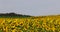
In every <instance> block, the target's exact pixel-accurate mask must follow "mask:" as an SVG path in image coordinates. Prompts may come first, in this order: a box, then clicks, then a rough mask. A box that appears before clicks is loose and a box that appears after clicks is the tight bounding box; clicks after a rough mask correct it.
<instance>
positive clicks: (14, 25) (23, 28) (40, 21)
mask: <svg viewBox="0 0 60 32" xmlns="http://www.w3.org/2000/svg"><path fill="white" fill-rule="evenodd" d="M0 32H60V16H59V17H53V16H52V17H30V18H0Z"/></svg>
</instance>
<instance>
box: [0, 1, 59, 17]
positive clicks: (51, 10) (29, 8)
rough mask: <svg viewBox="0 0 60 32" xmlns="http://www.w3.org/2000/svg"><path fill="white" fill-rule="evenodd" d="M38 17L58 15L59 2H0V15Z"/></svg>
mask: <svg viewBox="0 0 60 32" xmlns="http://www.w3.org/2000/svg"><path fill="white" fill-rule="evenodd" d="M10 12H14V13H17V14H24V15H32V16H40V15H54V14H60V0H0V13H10Z"/></svg>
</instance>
